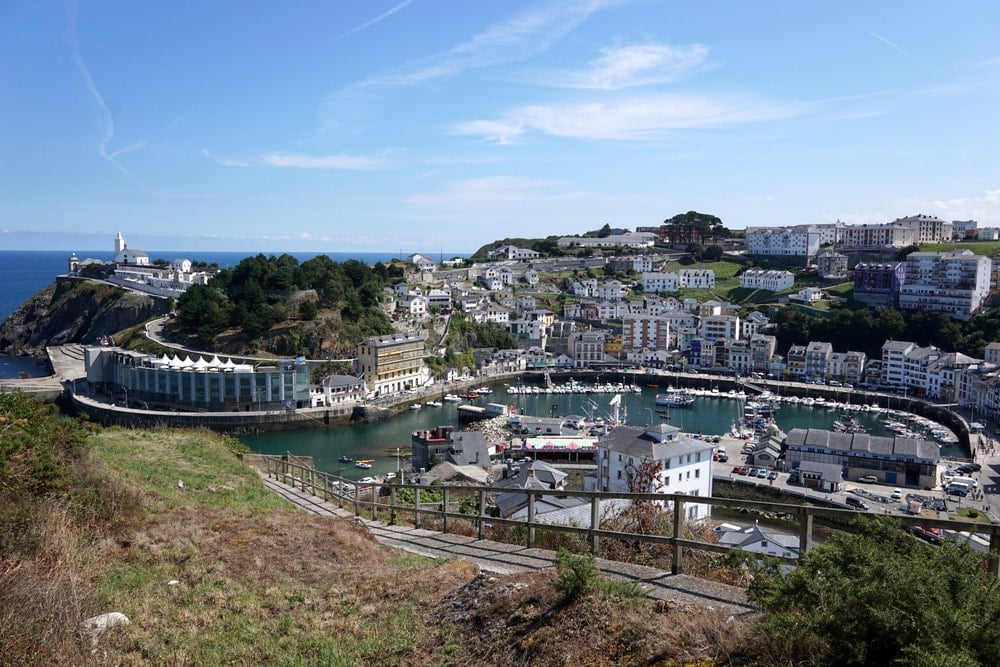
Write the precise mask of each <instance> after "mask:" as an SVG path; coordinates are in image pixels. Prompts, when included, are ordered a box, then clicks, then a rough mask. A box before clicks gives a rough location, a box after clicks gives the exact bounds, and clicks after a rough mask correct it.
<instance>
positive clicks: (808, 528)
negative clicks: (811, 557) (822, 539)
mask: <svg viewBox="0 0 1000 667" xmlns="http://www.w3.org/2000/svg"><path fill="white" fill-rule="evenodd" d="M799 512H800V513H799V561H800V562H801V561H802V559H803V558H805V557H806V552H808V551H809V550H810V549H812V532H813V515H812V514H810V513H809V511H808V510H807V509H806V508H805V507H803V508H802V509H801V510H800V511H799Z"/></svg>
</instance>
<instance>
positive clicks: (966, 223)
mask: <svg viewBox="0 0 1000 667" xmlns="http://www.w3.org/2000/svg"><path fill="white" fill-rule="evenodd" d="M978 226H979V223H978V222H976V221H975V220H952V221H951V238H952V239H953V240H955V241H961V240H962V239H964V238H966V237H968V236H976V235H977V232H978V230H977V229H976V228H977V227H978Z"/></svg>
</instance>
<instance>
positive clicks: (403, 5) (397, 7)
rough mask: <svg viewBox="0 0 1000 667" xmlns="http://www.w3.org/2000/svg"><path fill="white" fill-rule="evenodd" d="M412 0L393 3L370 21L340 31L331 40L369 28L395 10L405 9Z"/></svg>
mask: <svg viewBox="0 0 1000 667" xmlns="http://www.w3.org/2000/svg"><path fill="white" fill-rule="evenodd" d="M412 2H413V0H404V1H403V2H401V3H399V4H398V5H395V6H394V7H392V8H390V9H389V10H388V11H384V12H382V13H381V14H379V15H378V16H376V17H375V18H373V19H371V20H370V21H365V22H364V23H362V24H361V25H359V26H355V27H354V28H351V29H350V30H348V31H347V32H345V33H342V34H340V35H337V36H336V37H334V38H333V41H335V42H338V41H340V40H342V39H344V38H345V37H350V36H351V35H355V34H357V33H359V32H361V31H362V30H364V29H366V28H370V27H372V26H373V25H375V24H376V23H381V22H382V21H384V20H386V19H387V18H389V17H390V16H392V15H393V14H395V13H396V12H398V11H400V10H402V9H405V8H406V6H407V5H409V4H411V3H412Z"/></svg>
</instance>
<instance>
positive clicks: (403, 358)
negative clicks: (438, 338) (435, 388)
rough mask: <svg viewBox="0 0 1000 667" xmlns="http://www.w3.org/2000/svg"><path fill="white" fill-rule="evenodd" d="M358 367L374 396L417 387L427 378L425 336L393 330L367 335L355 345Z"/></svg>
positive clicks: (370, 392)
mask: <svg viewBox="0 0 1000 667" xmlns="http://www.w3.org/2000/svg"><path fill="white" fill-rule="evenodd" d="M358 369H359V370H360V371H361V376H362V379H363V380H364V381H365V385H366V386H367V388H368V392H369V394H374V395H375V396H384V395H388V394H396V393H399V392H401V391H405V390H407V389H414V388H416V387H419V386H421V385H422V384H423V383H424V382H425V381H426V380H427V379H428V373H427V371H426V368H425V367H424V337H423V336H422V335H420V334H406V333H394V334H387V335H385V336H372V337H370V338H366V339H364V340H363V341H361V342H360V343H359V344H358Z"/></svg>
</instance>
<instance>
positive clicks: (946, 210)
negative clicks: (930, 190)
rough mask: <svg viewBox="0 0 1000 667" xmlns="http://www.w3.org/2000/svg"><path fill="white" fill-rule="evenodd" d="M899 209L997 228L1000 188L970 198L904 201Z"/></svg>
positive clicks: (999, 215) (999, 220)
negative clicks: (972, 221)
mask: <svg viewBox="0 0 1000 667" xmlns="http://www.w3.org/2000/svg"><path fill="white" fill-rule="evenodd" d="M899 209H900V210H902V211H908V212H912V213H918V212H919V213H927V214H932V215H936V216H939V217H941V218H943V219H945V220H976V221H978V222H979V223H980V224H983V223H986V224H988V225H990V226H996V225H997V224H998V223H1000V188H998V189H995V190H986V191H985V192H982V193H980V194H977V195H973V196H970V197H952V198H948V199H921V198H916V197H914V198H912V199H904V200H902V201H900V202H899ZM909 214H910V213H905V214H904V215H909Z"/></svg>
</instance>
